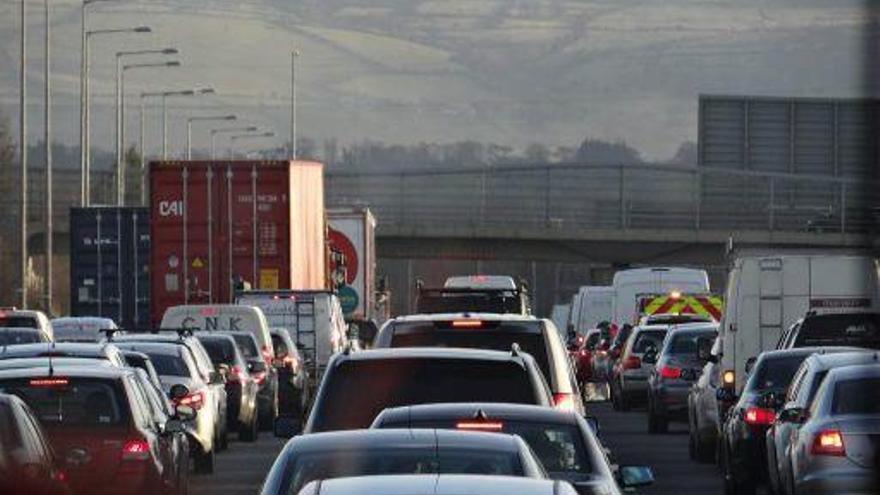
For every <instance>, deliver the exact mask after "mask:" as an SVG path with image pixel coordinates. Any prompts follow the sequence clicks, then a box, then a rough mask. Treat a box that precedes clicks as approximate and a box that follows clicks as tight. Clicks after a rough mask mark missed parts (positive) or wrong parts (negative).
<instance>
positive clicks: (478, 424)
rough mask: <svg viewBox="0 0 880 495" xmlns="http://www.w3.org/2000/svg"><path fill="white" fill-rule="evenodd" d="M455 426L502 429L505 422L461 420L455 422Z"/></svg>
mask: <svg viewBox="0 0 880 495" xmlns="http://www.w3.org/2000/svg"><path fill="white" fill-rule="evenodd" d="M455 428H456V429H459V430H471V431H501V430H503V429H504V423H502V422H500V421H459V422H458V423H455Z"/></svg>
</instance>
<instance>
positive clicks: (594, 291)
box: [572, 285, 614, 333]
mask: <svg viewBox="0 0 880 495" xmlns="http://www.w3.org/2000/svg"><path fill="white" fill-rule="evenodd" d="M577 297H578V298H579V302H578V314H576V315H572V317H573V318H575V320H574V329H575V331H576V332H580V333H585V332H587V331H588V330H591V329H593V328H596V326H597V325H598V324H599V323H601V322H603V321H607V322H609V323H610V322H611V321H612V317H613V313H612V312H613V310H614V288H613V287H607V286H598V285H585V286H583V287H581V288H580V289H579V290H578V293H577Z"/></svg>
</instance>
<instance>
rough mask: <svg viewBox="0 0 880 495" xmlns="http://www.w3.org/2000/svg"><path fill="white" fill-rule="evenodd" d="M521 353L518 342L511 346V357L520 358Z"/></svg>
mask: <svg viewBox="0 0 880 495" xmlns="http://www.w3.org/2000/svg"><path fill="white" fill-rule="evenodd" d="M519 352H520V350H519V344H517V343H516V342H514V343H513V344H510V355H511V356H513V357H519Z"/></svg>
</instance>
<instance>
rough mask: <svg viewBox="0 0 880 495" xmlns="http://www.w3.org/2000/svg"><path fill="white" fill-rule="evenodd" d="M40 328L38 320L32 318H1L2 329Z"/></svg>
mask: <svg viewBox="0 0 880 495" xmlns="http://www.w3.org/2000/svg"><path fill="white" fill-rule="evenodd" d="M14 327H19V328H40V326H39V324H38V322H37V319H36V318H34V317H32V316H7V317H5V318H0V328H14Z"/></svg>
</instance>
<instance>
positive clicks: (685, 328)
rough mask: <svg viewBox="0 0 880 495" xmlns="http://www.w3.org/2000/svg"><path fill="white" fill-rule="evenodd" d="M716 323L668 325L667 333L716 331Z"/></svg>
mask: <svg viewBox="0 0 880 495" xmlns="http://www.w3.org/2000/svg"><path fill="white" fill-rule="evenodd" d="M717 331H718V325H714V326H706V325H705V324H704V325H702V326H691V325H670V326H669V335H672V334H676V333H710V332H717Z"/></svg>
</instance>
